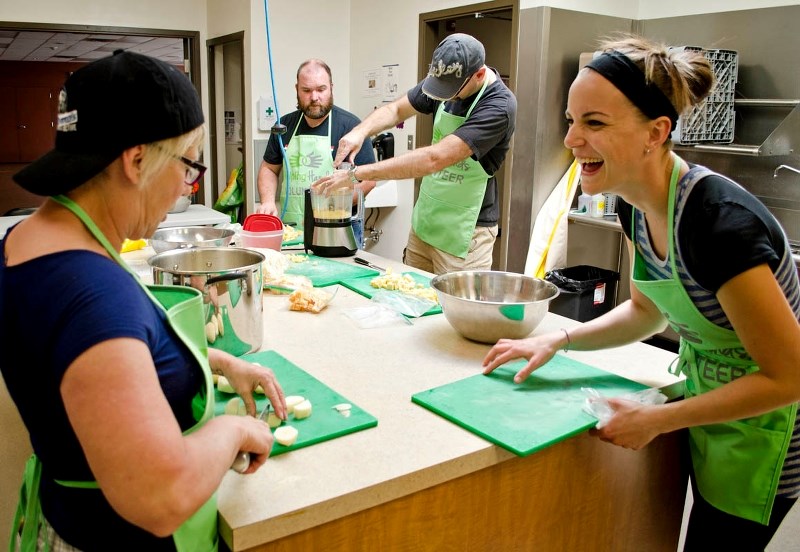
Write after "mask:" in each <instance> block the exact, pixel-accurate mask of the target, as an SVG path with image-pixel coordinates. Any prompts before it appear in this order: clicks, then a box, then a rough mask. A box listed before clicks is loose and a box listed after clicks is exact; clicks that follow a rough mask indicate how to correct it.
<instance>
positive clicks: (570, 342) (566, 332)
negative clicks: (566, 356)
mask: <svg viewBox="0 0 800 552" xmlns="http://www.w3.org/2000/svg"><path fill="white" fill-rule="evenodd" d="M561 331H562V332H564V335H565V336H567V344H566V345H564V348H563V349H561V350H562V351H564V352H565V353H566V352H567V351H569V346H570V345H572V340H571V339H570V338H569V332H568V331H567V330H566V329H565V328H561Z"/></svg>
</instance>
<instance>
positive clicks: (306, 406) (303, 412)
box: [294, 399, 311, 420]
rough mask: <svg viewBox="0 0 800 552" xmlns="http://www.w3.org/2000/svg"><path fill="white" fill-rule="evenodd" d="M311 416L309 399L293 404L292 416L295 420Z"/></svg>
mask: <svg viewBox="0 0 800 552" xmlns="http://www.w3.org/2000/svg"><path fill="white" fill-rule="evenodd" d="M309 416H311V401H309V400H308V399H306V400H304V401H302V402H299V403H297V404H296V405H294V417H295V419H296V420H302V419H303V418H308V417H309Z"/></svg>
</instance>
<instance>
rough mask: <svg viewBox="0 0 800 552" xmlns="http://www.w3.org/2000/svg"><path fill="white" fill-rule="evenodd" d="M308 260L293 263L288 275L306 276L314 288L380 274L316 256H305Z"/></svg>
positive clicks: (363, 267)
mask: <svg viewBox="0 0 800 552" xmlns="http://www.w3.org/2000/svg"><path fill="white" fill-rule="evenodd" d="M303 256H305V257H308V260H306V261H305V262H302V263H294V262H293V263H291V265H290V266H289V268H288V269H286V274H295V275H300V276H306V277H307V278H308V279H309V280H311V283H312V284H314V287H325V286H331V285H333V284H338V283H339V282H341V281H342V280H349V279H351V278H361V277H365V276H377V275H378V274H379V272H378V271H377V270H372V269H371V268H367V267H365V266H360V265H354V264H349V263H343V262H340V261H333V260H331V259H328V258H326V257H317V256H316V255H303Z"/></svg>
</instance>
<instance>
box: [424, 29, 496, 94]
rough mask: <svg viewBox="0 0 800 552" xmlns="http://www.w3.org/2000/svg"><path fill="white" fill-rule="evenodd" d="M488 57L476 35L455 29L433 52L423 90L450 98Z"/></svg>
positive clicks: (426, 92)
mask: <svg viewBox="0 0 800 552" xmlns="http://www.w3.org/2000/svg"><path fill="white" fill-rule="evenodd" d="M485 61H486V51H485V50H484V48H483V44H481V43H480V42H479V41H478V40H477V39H476V38H475V37H473V36H470V35H468V34H464V33H454V34H451V35H450V36H448V37H447V38H445V39H444V40H442V41H441V42H440V43H439V45H438V46H437V47H436V50H434V52H433V59H432V60H431V65H430V67H429V68H428V76H426V77H425V80H424V81H423V82H422V91H423V92H424V93H425V94H426V95H427V96H429V97H431V98H433V99H434V100H449V99H451V98H452V97H453V96H455V95H456V94H458V91H459V90H460V89H461V87H462V86H464V83H465V82H467V80H468V79H470V78H471V77H472V75H474V74H475V72H477V71H478V69H480V68H481V67H483V64H484V62H485Z"/></svg>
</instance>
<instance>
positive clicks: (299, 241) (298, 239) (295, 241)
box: [281, 236, 303, 247]
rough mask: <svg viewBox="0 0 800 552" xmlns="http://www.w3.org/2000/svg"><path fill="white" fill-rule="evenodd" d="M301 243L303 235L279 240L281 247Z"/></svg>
mask: <svg viewBox="0 0 800 552" xmlns="http://www.w3.org/2000/svg"><path fill="white" fill-rule="evenodd" d="M301 243H303V236H298V237H296V238H294V239H292V240H283V241H282V242H281V247H289V246H292V245H300V244H301Z"/></svg>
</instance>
